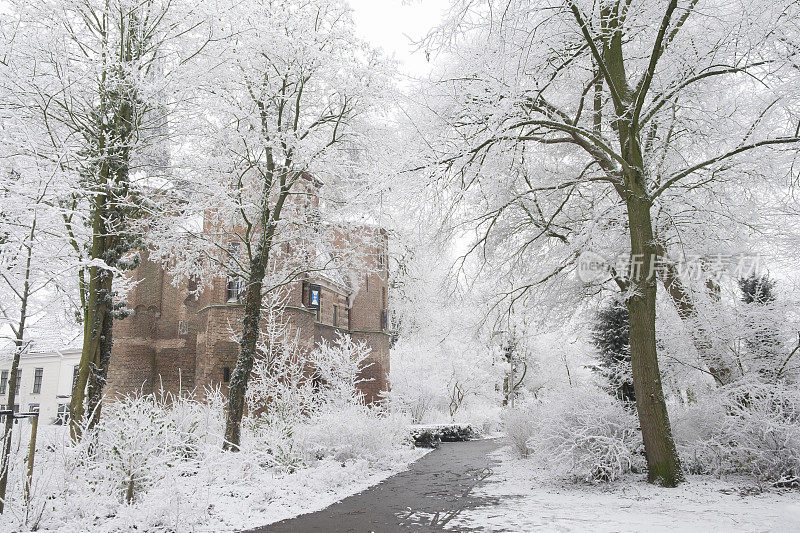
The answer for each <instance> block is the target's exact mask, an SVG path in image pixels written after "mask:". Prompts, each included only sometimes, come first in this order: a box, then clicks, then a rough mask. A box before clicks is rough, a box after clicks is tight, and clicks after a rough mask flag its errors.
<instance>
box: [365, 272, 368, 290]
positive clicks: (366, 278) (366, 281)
mask: <svg viewBox="0 0 800 533" xmlns="http://www.w3.org/2000/svg"><path fill="white" fill-rule="evenodd" d="M365 283H366V286H367V287H366V289H367V292H369V274H367V275H366V277H365Z"/></svg>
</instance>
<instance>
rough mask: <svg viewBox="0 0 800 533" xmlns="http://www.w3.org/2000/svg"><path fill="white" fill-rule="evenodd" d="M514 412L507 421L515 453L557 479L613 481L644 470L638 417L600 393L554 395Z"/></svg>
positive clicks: (589, 390)
mask: <svg viewBox="0 0 800 533" xmlns="http://www.w3.org/2000/svg"><path fill="white" fill-rule="evenodd" d="M516 411H517V412H516V413H513V414H512V413H507V414H506V415H505V420H507V422H506V427H507V428H509V429H510V430H511V432H512V434H511V435H510V438H511V441H512V443H513V444H514V446H515V448H516V450H517V452H518V453H520V455H524V454H527V455H528V457H529V458H531V460H533V461H534V462H535V463H536V464H539V465H542V466H544V467H545V468H547V469H548V470H551V471H552V472H553V473H554V474H556V475H563V476H575V477H578V478H580V479H583V480H586V481H611V480H614V479H616V478H617V477H619V476H620V475H622V474H625V473H627V472H637V471H640V470H642V469H643V468H644V456H643V454H642V439H641V434H640V431H639V422H638V420H637V418H636V415H635V414H633V413H631V412H630V411H629V410H627V409H625V407H623V405H622V404H621V403H620V402H619V401H618V400H616V399H615V398H613V397H611V396H609V395H608V394H606V393H605V392H604V391H602V390H600V389H598V388H595V387H586V388H580V389H579V388H573V389H568V390H561V391H553V392H552V393H551V394H549V395H546V396H544V397H543V398H539V399H536V400H529V402H528V403H526V404H525V405H522V406H521V407H518V408H517V409H516ZM526 420H527V425H526ZM526 435H529V437H528V438H527V439H526V440H525V444H524V445H523V444H522V439H523V438H524V437H525V436H526Z"/></svg>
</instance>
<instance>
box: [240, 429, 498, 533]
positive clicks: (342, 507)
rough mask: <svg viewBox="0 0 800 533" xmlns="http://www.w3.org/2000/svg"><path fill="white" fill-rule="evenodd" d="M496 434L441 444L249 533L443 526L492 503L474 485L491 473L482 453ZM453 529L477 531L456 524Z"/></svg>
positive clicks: (388, 531)
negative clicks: (324, 503)
mask: <svg viewBox="0 0 800 533" xmlns="http://www.w3.org/2000/svg"><path fill="white" fill-rule="evenodd" d="M500 445H501V444H500V442H499V441H497V440H495V439H484V440H473V441H467V442H452V443H443V444H442V445H441V446H440V447H439V448H438V449H437V450H434V451H432V452H431V453H429V454H427V455H425V456H424V457H423V458H422V459H420V460H419V461H417V462H415V463H413V464H412V465H411V467H410V468H409V469H408V470H407V471H405V472H401V473H399V474H396V475H394V476H392V477H390V478H388V479H386V480H384V481H383V482H382V483H379V484H378V485H375V486H374V487H371V488H369V489H367V490H365V491H363V492H361V493H359V494H355V495H353V496H350V497H348V498H345V499H344V500H342V501H340V502H337V503H335V504H333V505H331V506H330V507H327V508H325V509H323V510H321V511H317V512H315V513H309V514H306V515H301V516H298V517H295V518H290V519H287V520H283V521H281V522H276V523H274V524H270V525H268V526H264V527H262V528H258V529H253V530H251V532H252V533H288V532H291V533H317V532H319V533H323V532H324V533H347V532H353V533H370V532H375V533H395V532H409V531H413V532H420V531H446V530H447V525H448V523H449V522H450V521H451V520H452V519H453V518H454V517H456V516H457V515H458V514H459V513H460V512H462V511H464V510H465V509H470V508H473V507H477V506H486V505H494V504H496V503H497V502H495V501H492V499H491V498H485V497H478V496H476V495H475V493H474V489H475V488H476V487H477V486H478V485H480V484H481V483H485V482H486V481H487V480H488V479H489V478H490V476H491V475H492V468H493V467H494V465H495V461H494V460H493V459H491V458H490V457H488V456H487V455H488V454H489V453H490V452H492V451H494V450H496V449H497V448H499V447H500ZM458 531H480V528H479V527H475V528H474V529H471V528H465V527H464V526H463V525H461V526H460V527H459V529H458Z"/></svg>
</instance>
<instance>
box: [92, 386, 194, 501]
mask: <svg viewBox="0 0 800 533" xmlns="http://www.w3.org/2000/svg"><path fill="white" fill-rule="evenodd" d="M203 411H204V410H203V409H202V407H201V406H199V405H198V403H197V402H196V401H195V400H194V399H192V398H189V397H185V396H175V397H173V396H172V395H164V394H162V395H159V396H156V395H147V396H142V395H131V396H127V397H125V398H122V399H121V400H119V401H117V402H114V403H112V404H110V405H109V406H108V407H107V408H106V409H105V410H104V413H103V418H102V419H101V422H100V424H99V425H98V426H97V427H96V429H95V431H94V433H93V434H92V435H89V436H87V438H89V439H92V440H94V441H95V443H96V444H95V446H94V449H93V450H92V451H90V454H89V455H88V457H86V459H87V462H88V463H89V464H91V465H93V466H94V469H95V471H97V472H100V473H101V475H102V477H103V478H104V479H105V481H107V482H108V483H109V484H110V488H111V490H113V491H115V492H117V493H118V494H120V496H124V499H125V501H126V502H128V503H130V502H132V501H133V500H134V498H135V496H136V494H137V493H138V492H140V491H141V490H144V489H146V488H148V487H150V486H152V485H154V484H155V483H156V482H158V480H159V479H161V478H162V477H163V476H165V475H166V473H167V470H168V469H170V468H174V467H176V466H178V465H179V463H181V462H185V461H193V460H196V459H197V458H198V457H197V456H198V452H199V449H198V447H199V443H200V439H201V438H202V437H203V436H204V433H203V432H202V428H204V427H206V426H205V424H204V423H203V421H204V420H203V419H204V414H203Z"/></svg>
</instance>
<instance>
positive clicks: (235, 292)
mask: <svg viewBox="0 0 800 533" xmlns="http://www.w3.org/2000/svg"><path fill="white" fill-rule="evenodd" d="M243 286H244V284H243V283H242V279H241V278H240V277H239V276H234V277H230V278H228V289H227V292H226V295H225V298H226V300H227V301H228V302H238V301H239V300H240V299H241V298H242V288H243Z"/></svg>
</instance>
